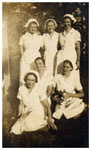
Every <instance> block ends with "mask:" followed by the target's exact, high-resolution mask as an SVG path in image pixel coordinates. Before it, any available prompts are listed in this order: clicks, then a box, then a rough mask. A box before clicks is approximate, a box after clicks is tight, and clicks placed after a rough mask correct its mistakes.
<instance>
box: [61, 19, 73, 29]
mask: <svg viewBox="0 0 91 150" xmlns="http://www.w3.org/2000/svg"><path fill="white" fill-rule="evenodd" d="M63 19H70V21H71V26H72V27H73V20H72V19H71V18H70V17H68V16H65V17H64V18H63Z"/></svg>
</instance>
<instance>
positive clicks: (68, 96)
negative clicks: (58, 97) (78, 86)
mask: <svg viewBox="0 0 91 150" xmlns="http://www.w3.org/2000/svg"><path fill="white" fill-rule="evenodd" d="M62 96H63V98H64V99H67V98H70V97H72V98H81V97H84V91H83V90H80V91H78V92H77V93H75V94H73V93H67V92H65V93H63V94H62Z"/></svg>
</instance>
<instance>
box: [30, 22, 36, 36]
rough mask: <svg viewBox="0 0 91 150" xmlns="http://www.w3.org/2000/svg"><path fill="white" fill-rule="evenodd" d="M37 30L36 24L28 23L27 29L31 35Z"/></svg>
mask: <svg viewBox="0 0 91 150" xmlns="http://www.w3.org/2000/svg"><path fill="white" fill-rule="evenodd" d="M36 30H37V24H36V22H32V23H30V25H29V27H28V32H29V33H31V34H34V33H35V32H36Z"/></svg>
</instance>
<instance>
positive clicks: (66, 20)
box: [64, 18, 71, 29]
mask: <svg viewBox="0 0 91 150" xmlns="http://www.w3.org/2000/svg"><path fill="white" fill-rule="evenodd" d="M64 27H65V29H68V28H71V19H70V18H65V19H64Z"/></svg>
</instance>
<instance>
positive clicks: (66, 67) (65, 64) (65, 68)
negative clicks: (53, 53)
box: [63, 63, 72, 74]
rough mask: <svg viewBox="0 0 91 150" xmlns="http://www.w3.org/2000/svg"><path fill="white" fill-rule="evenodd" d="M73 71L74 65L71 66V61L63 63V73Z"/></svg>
mask: <svg viewBox="0 0 91 150" xmlns="http://www.w3.org/2000/svg"><path fill="white" fill-rule="evenodd" d="M71 71H72V67H71V66H70V64H69V63H64V64H63V73H64V74H66V73H69V72H71Z"/></svg>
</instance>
